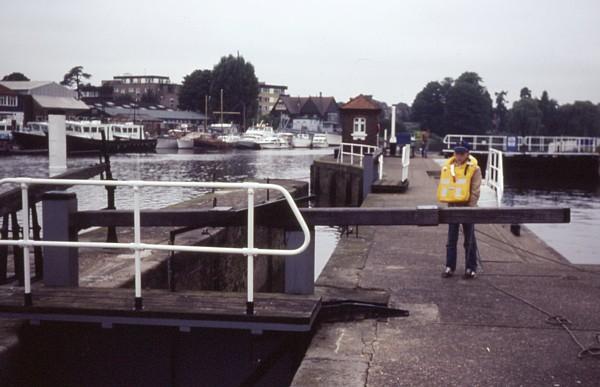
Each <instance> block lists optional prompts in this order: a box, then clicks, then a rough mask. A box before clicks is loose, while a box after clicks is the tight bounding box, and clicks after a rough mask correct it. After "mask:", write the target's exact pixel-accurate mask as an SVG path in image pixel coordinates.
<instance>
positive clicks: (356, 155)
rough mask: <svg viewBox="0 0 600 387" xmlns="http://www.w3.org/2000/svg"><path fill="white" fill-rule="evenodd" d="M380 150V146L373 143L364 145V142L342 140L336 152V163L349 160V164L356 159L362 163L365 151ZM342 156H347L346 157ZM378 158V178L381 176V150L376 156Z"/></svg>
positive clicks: (375, 151)
mask: <svg viewBox="0 0 600 387" xmlns="http://www.w3.org/2000/svg"><path fill="white" fill-rule="evenodd" d="M378 151H380V148H379V147H377V146H374V145H365V144H354V143H351V142H342V143H340V146H339V154H338V163H339V164H344V163H345V162H348V159H349V160H350V164H354V162H355V161H357V163H358V164H360V165H362V160H363V158H364V155H365V154H367V153H373V154H376V153H377V152H378ZM344 156H347V157H346V158H345V157H344ZM376 158H378V164H379V167H378V173H379V178H380V179H382V178H383V152H380V153H379V155H377V156H376Z"/></svg>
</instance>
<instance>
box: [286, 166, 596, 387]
mask: <svg viewBox="0 0 600 387" xmlns="http://www.w3.org/2000/svg"><path fill="white" fill-rule="evenodd" d="M399 164H400V161H399V159H395V158H388V159H386V164H385V168H386V173H387V174H388V176H391V177H393V175H394V174H398V173H400V170H401V168H400V165H399ZM437 169H438V166H437V165H436V164H435V162H433V161H432V160H430V159H413V160H411V172H410V177H409V179H410V187H409V189H408V191H407V192H406V193H405V194H369V195H368V196H367V198H366V200H365V202H364V203H363V206H364V207H386V206H389V207H392V206H398V207H415V206H417V205H423V204H434V203H435V186H436V184H437V182H436V180H435V179H433V178H432V177H430V176H429V174H428V173H427V171H428V170H437ZM477 229H478V231H479V232H478V234H477V237H478V242H479V249H480V253H481V257H482V269H483V270H480V271H479V275H478V278H477V279H475V280H473V281H467V280H463V279H462V278H460V276H458V275H457V276H455V277H453V278H450V279H442V278H441V276H440V273H441V271H442V269H443V266H444V256H445V243H446V233H447V227H445V226H438V227H415V226H394V227H389V226H388V227H360V229H359V230H358V236H354V235H351V236H349V237H348V238H342V239H341V240H340V241H339V243H338V247H337V248H336V250H335V252H334V254H333V255H332V257H331V259H330V260H329V262H328V263H327V265H326V267H325V269H324V270H323V272H322V273H321V275H320V276H319V278H318V280H317V291H318V292H331V291H332V289H335V291H336V292H337V293H340V294H343V293H344V292H347V293H353V292H356V291H357V290H364V291H378V292H384V293H386V294H387V295H388V297H389V305H390V306H392V307H396V308H402V309H407V310H409V311H410V313H411V314H410V316H409V317H405V318H393V319H383V320H363V321H354V322H336V323H323V324H322V325H321V326H320V327H319V328H318V331H317V333H316V335H315V336H314V338H313V339H312V342H311V344H310V346H309V348H308V350H307V352H306V355H305V357H304V359H303V361H302V363H301V365H300V367H299V369H298V371H297V373H296V375H295V377H294V380H293V383H292V385H293V386H337V385H343V386H366V385H369V386H392V385H393V386H397V385H407V386H409V385H410V386H413V385H427V386H451V385H455V386H464V385H503V386H513V385H560V386H565V385H595V384H596V383H597V380H598V379H599V378H600V367H598V364H597V359H590V358H585V359H582V360H580V359H578V358H577V355H578V353H579V352H580V348H579V347H578V346H577V345H576V344H575V343H574V342H573V341H572V339H571V338H570V337H569V335H568V333H567V332H566V331H565V330H564V329H563V328H561V327H560V326H556V325H552V324H549V323H548V322H547V319H548V316H546V315H545V314H544V313H543V312H541V311H540V310H538V309H536V308H534V307H533V306H531V305H528V304H527V303H526V302H529V303H531V304H532V305H535V306H537V307H538V308H541V310H544V311H547V312H549V313H550V314H551V315H561V316H563V317H565V318H567V319H569V320H570V321H571V324H570V325H569V327H570V329H572V330H573V332H574V334H575V335H576V336H577V337H578V339H579V340H580V341H581V342H582V343H583V344H584V345H586V346H587V345H590V344H593V343H596V342H595V334H596V333H600V305H599V304H598V302H597V300H598V299H599V298H600V287H598V280H599V279H600V273H599V272H598V269H597V268H596V267H593V266H587V267H586V266H580V265H578V266H575V265H571V264H569V263H568V261H567V260H566V259H565V258H564V257H562V256H561V255H560V254H558V253H557V252H556V251H554V250H553V249H552V248H550V247H549V246H548V245H547V244H545V243H544V242H542V241H541V240H540V239H539V238H537V237H536V236H535V234H533V233H532V232H531V231H530V230H529V229H527V228H525V227H524V228H523V230H522V233H521V236H520V237H516V236H514V235H513V234H511V233H510V230H509V228H508V227H507V226H500V225H480V226H478V227H477ZM463 257H464V255H463V254H462V252H461V250H460V249H459V270H458V272H459V273H460V271H462V267H463V266H462V265H464V259H463ZM586 270H589V271H586ZM594 270H596V271H594ZM517 297H518V298H517ZM519 298H521V299H519Z"/></svg>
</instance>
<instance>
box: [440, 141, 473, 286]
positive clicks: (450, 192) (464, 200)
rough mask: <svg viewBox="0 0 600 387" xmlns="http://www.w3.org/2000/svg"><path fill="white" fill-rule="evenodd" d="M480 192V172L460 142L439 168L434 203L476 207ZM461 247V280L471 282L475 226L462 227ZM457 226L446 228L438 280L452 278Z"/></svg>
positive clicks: (450, 225) (465, 145) (466, 225)
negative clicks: (462, 277)
mask: <svg viewBox="0 0 600 387" xmlns="http://www.w3.org/2000/svg"><path fill="white" fill-rule="evenodd" d="M480 188H481V169H480V168H479V166H478V165H477V159H475V157H473V156H471V155H470V154H469V143H468V142H466V141H462V142H460V143H458V144H457V145H456V146H455V147H454V155H453V156H452V157H451V158H449V159H448V160H447V161H446V163H444V165H443V167H442V172H441V175H440V183H439V185H438V192H437V197H438V201H440V202H442V203H448V207H477V201H478V200H479V194H480ZM462 226H463V234H464V239H465V241H464V247H465V275H464V278H465V279H473V278H475V275H476V273H477V241H476V239H475V225H473V224H472V223H463V225H462ZM458 228H459V224H458V223H454V224H449V225H448V243H447V245H446V268H445V269H444V271H443V273H442V277H444V278H449V277H452V275H453V274H454V271H455V270H456V251H457V249H456V245H457V243H458Z"/></svg>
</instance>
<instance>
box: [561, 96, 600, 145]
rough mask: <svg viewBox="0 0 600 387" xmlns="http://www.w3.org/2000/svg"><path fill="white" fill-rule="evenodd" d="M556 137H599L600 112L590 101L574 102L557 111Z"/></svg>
mask: <svg viewBox="0 0 600 387" xmlns="http://www.w3.org/2000/svg"><path fill="white" fill-rule="evenodd" d="M558 115H559V118H558V123H559V128H560V129H559V131H558V133H556V134H557V135H569V136H586V137H587V136H594V137H596V136H600V110H599V109H598V106H596V105H594V104H593V103H591V102H590V101H575V103H573V104H565V105H562V106H560V108H559V109H558Z"/></svg>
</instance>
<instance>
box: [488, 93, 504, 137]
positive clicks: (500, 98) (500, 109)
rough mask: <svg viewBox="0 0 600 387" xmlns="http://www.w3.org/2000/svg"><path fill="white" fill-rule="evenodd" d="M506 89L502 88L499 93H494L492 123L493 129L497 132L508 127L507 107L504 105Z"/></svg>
mask: <svg viewBox="0 0 600 387" xmlns="http://www.w3.org/2000/svg"><path fill="white" fill-rule="evenodd" d="M507 94H508V92H507V91H505V90H502V91H500V92H499V93H494V95H495V96H496V107H495V108H494V116H493V119H492V123H493V125H494V129H495V130H496V131H498V132H504V131H505V130H506V129H507V127H508V122H507V121H508V108H507V107H506V103H507V100H506V95H507Z"/></svg>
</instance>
